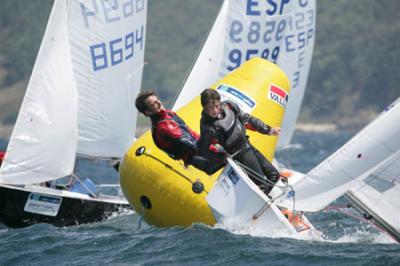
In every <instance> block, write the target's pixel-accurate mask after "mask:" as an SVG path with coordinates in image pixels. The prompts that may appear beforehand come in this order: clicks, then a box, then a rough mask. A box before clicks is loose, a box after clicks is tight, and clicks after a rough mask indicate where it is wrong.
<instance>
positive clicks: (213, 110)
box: [204, 101, 221, 118]
mask: <svg viewBox="0 0 400 266" xmlns="http://www.w3.org/2000/svg"><path fill="white" fill-rule="evenodd" d="M204 111H205V112H206V114H208V115H209V116H210V117H212V118H216V117H217V116H218V114H219V113H220V111H221V102H220V101H213V102H209V103H208V104H207V105H206V106H205V107H204Z"/></svg>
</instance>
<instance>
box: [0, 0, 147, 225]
mask: <svg viewBox="0 0 400 266" xmlns="http://www.w3.org/2000/svg"><path fill="white" fill-rule="evenodd" d="M146 14H147V1H140V2H137V3H136V2H135V3H134V2H129V1H128V2H126V1H113V2H108V1H85V2H82V1H78V0H72V1H64V0H55V1H54V5H53V8H52V11H51V14H50V18H49V21H48V25H47V28H46V31H45V34H44V37H43V40H42V43H41V46H40V50H39V53H38V55H37V58H36V62H35V65H34V68H33V72H32V75H31V77H30V80H29V84H28V87H27V91H26V94H25V97H24V100H23V103H22V106H21V108H20V112H19V115H18V118H17V121H16V124H15V127H14V130H13V133H12V136H11V138H10V141H9V144H8V148H7V152H6V155H5V158H4V161H3V163H2V165H1V169H0V219H1V221H2V222H3V223H5V224H6V225H8V226H11V227H22V226H28V225H31V224H34V223H40V222H45V223H51V224H54V225H56V226H69V225H76V224H80V223H89V222H95V221H100V220H103V219H105V218H106V217H108V216H110V215H111V214H112V212H114V211H118V210H119V209H120V208H121V207H129V203H128V202H127V201H126V199H125V198H123V197H122V194H121V195H114V196H112V195H104V194H101V193H98V192H97V191H96V187H95V186H94V184H93V183H92V182H91V181H90V180H89V179H83V178H80V177H78V176H77V175H76V174H75V169H74V167H75V163H76V160H77V158H89V159H94V160H107V161H115V160H118V159H119V158H121V157H122V155H123V154H124V152H125V151H126V149H127V148H128V147H129V145H130V144H131V143H132V141H133V140H134V132H135V125H136V115H137V114H136V110H135V109H134V104H133V101H134V97H135V95H136V94H137V93H138V91H139V88H140V85H141V76H142V68H143V60H144V45H145V33H146ZM65 177H73V178H74V184H73V185H72V187H71V188H70V189H68V188H67V189H57V188H52V187H50V188H49V187H47V186H45V185H43V184H46V182H50V181H52V180H57V179H60V178H65ZM117 186H118V185H117Z"/></svg>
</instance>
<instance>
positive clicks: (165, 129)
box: [157, 120, 197, 150]
mask: <svg viewBox="0 0 400 266" xmlns="http://www.w3.org/2000/svg"><path fill="white" fill-rule="evenodd" d="M157 131H158V132H157V134H160V135H163V136H164V137H166V138H168V139H170V140H171V141H173V142H174V143H176V144H177V145H184V146H185V147H186V148H188V149H191V150H197V143H196V142H195V141H193V139H188V138H186V137H185V136H184V135H185V134H183V132H182V130H181V128H180V127H179V125H178V124H177V123H176V122H175V121H172V120H164V121H162V122H160V123H159V124H158V126H157Z"/></svg>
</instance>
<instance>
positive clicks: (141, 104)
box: [135, 91, 157, 114]
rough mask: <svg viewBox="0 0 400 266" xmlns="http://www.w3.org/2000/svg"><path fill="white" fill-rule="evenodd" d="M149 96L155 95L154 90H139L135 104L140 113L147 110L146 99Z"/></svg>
mask: <svg viewBox="0 0 400 266" xmlns="http://www.w3.org/2000/svg"><path fill="white" fill-rule="evenodd" d="M150 96H157V94H156V93H155V92H154V91H141V92H140V93H139V95H138V96H137V97H136V101H135V106H136V109H138V110H139V112H141V113H142V114H145V113H144V112H145V111H147V110H148V109H147V105H146V99H147V98H149V97H150Z"/></svg>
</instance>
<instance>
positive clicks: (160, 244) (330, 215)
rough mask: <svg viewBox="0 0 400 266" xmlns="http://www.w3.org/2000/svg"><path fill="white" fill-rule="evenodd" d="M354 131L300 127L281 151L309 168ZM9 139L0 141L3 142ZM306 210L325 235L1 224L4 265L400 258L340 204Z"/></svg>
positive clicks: (91, 169)
mask: <svg viewBox="0 0 400 266" xmlns="http://www.w3.org/2000/svg"><path fill="white" fill-rule="evenodd" d="M353 134H354V132H335V133H300V132H297V133H296V134H295V137H294V141H293V144H292V145H291V146H290V147H288V148H286V149H284V150H282V151H280V152H278V154H277V157H278V159H279V160H280V161H281V162H284V163H285V164H287V165H290V166H291V167H292V168H294V169H296V170H299V171H303V172H305V171H308V170H310V169H311V168H312V167H314V166H315V165H317V164H318V163H319V162H321V161H322V160H323V159H325V158H326V157H327V156H329V154H331V153H332V152H334V151H335V150H336V149H337V148H338V147H340V146H341V145H342V144H344V143H345V142H346V141H347V140H348V139H349V138H351V136H352V135H353ZM5 145H6V142H5V141H0V149H2V148H4V147H5ZM82 168H83V170H81V171H82V172H81V175H83V174H90V175H91V177H92V179H94V180H95V181H97V182H99V181H101V182H110V183H112V182H115V178H116V176H115V174H114V172H113V170H109V168H110V167H107V166H105V165H103V166H101V167H95V166H93V165H91V164H85V163H83V165H82ZM335 204H346V201H345V199H343V198H341V199H339V200H338V201H337V202H335ZM307 217H308V218H309V219H310V220H311V221H312V223H313V224H314V225H315V227H316V228H317V229H318V230H320V231H321V232H322V233H323V234H324V235H323V237H320V238H315V239H309V240H303V239H294V238H289V237H282V235H281V234H279V233H277V234H273V233H272V234H271V232H269V231H268V228H265V231H260V230H258V231H254V230H252V229H251V228H249V227H243V226H235V225H225V226H217V227H209V226H205V225H202V224H194V225H192V226H191V227H189V228H182V227H170V228H157V227H153V226H149V225H147V224H145V223H140V221H141V217H140V216H139V215H137V214H136V213H134V212H128V213H127V214H124V215H115V216H113V217H111V218H109V219H108V220H106V221H104V222H100V223H93V224H86V225H80V226H73V227H65V228H57V227H54V226H52V225H48V224H36V225H33V226H30V227H26V228H22V229H9V228H7V227H5V226H3V225H0V265H338V264H342V265H400V245H398V244H395V243H394V241H393V240H392V239H390V238H389V237H387V236H386V235H385V234H384V233H382V232H380V231H379V230H377V229H375V228H374V227H372V226H370V225H368V224H365V223H363V222H361V221H360V220H357V219H352V218H350V217H349V216H347V215H345V214H343V213H342V212H338V211H335V210H333V211H328V212H322V213H317V214H308V215H307ZM139 224H141V226H139Z"/></svg>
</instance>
